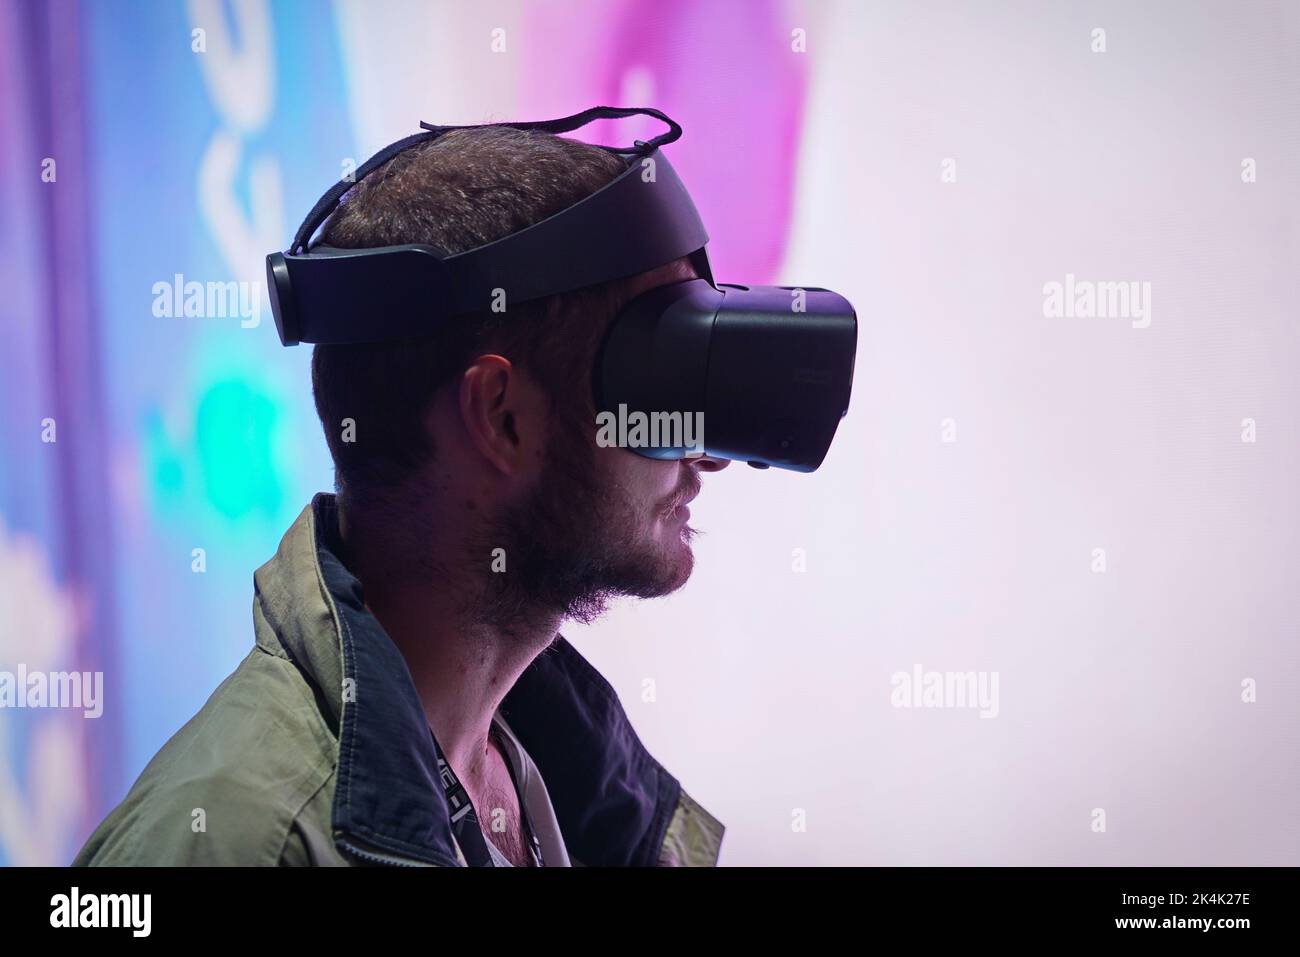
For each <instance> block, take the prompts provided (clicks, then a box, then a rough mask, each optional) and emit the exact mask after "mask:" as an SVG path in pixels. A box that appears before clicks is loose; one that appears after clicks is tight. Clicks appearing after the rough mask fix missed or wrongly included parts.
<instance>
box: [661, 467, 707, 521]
mask: <svg viewBox="0 0 1300 957" xmlns="http://www.w3.org/2000/svg"><path fill="white" fill-rule="evenodd" d="M687 474H688V478H687V480H686V481H685V482H684V483H683V484H682V486H681V487H680V488H678V489H677V490H676V491H675V492H673V494H672V495H670V496H668V498H666V499H664V501H663V503H662V505H661V508H662V510H663V513H664V514H665V515H668V514H670V513H671V512H673V511H674V510H676V509H677V508H678V507H679V506H681V505H682V504H683V503H684V502H688V501H690V500H691V499H693V498H695V496H697V495H699V494H700V487H701V485H702V484H703V483H702V482H701V480H700V477H699V476H698V475H696V474H695V471H694V470H691V471H690V472H689V473H687Z"/></svg>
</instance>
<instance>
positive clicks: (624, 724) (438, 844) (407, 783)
mask: <svg viewBox="0 0 1300 957" xmlns="http://www.w3.org/2000/svg"><path fill="white" fill-rule="evenodd" d="M340 554H341V549H340V548H339V538H338V512H337V505H336V502H335V498H334V496H333V495H329V494H324V493H322V494H320V495H317V496H316V497H315V498H314V499H313V500H312V503H311V504H310V505H309V506H308V507H307V508H305V509H304V510H303V511H302V514H301V515H299V517H298V519H297V521H295V522H294V524H293V526H292V527H290V529H289V530H288V532H286V533H285V536H284V538H283V540H282V541H281V542H280V548H279V550H278V551H277V553H276V555H275V557H274V558H272V559H271V560H270V561H269V562H267V563H266V564H265V565H263V566H262V567H261V568H259V569H258V570H257V572H256V574H255V575H254V582H255V585H256V596H255V598H254V606H253V613H254V618H255V619H259V620H260V621H264V622H265V623H266V625H267V626H268V628H267V629H265V631H264V630H263V629H261V628H259V629H258V636H259V637H258V641H259V643H264V644H266V645H268V646H269V645H272V644H274V645H275V646H278V647H268V648H267V650H269V651H271V652H272V653H283V654H287V655H288V656H289V657H290V659H291V660H293V661H294V662H295V663H296V664H297V665H298V667H299V669H300V670H301V671H302V673H303V675H304V676H305V677H306V679H307V680H308V681H309V682H310V683H311V684H312V686H313V688H314V689H315V691H316V695H317V700H318V704H319V707H320V709H321V713H322V716H323V717H324V718H325V720H326V722H327V724H328V725H329V727H330V729H331V731H333V732H334V733H335V734H336V735H337V738H338V747H339V751H338V764H337V783H336V786H335V792H334V802H333V827H334V831H335V838H336V840H337V841H338V842H339V843H340V844H343V845H344V846H345V847H349V848H350V849H352V850H354V851H355V850H356V848H357V844H358V843H361V844H364V845H365V846H366V847H367V848H369V849H372V850H378V851H380V852H381V853H382V854H384V855H395V856H398V857H401V858H411V859H413V861H415V862H422V863H429V864H440V865H446V866H451V865H456V864H458V863H459V862H460V861H461V860H463V859H461V858H460V857H459V854H458V850H457V848H456V844H455V841H454V840H453V838H452V831H451V819H450V811H449V808H448V805H447V800H446V798H445V796H444V793H443V788H442V781H441V777H440V775H439V772H438V759H439V757H440V756H441V751H440V749H439V748H438V744H437V741H436V740H435V739H434V736H433V733H432V732H431V731H430V729H429V726H428V723H427V721H426V719H425V716H424V708H423V707H422V705H421V702H420V698H419V695H418V694H417V692H416V690H415V683H414V681H413V680H412V678H411V674H410V671H409V669H408V668H407V666H406V661H405V659H404V658H403V657H402V655H401V653H400V652H399V651H398V649H397V646H396V645H394V644H393V642H392V640H391V639H390V638H389V637H388V635H387V634H386V633H385V631H384V629H383V626H381V625H380V623H379V621H378V619H376V618H375V616H374V615H372V614H371V613H370V612H369V610H368V609H367V608H366V606H365V601H364V599H363V596H362V589H361V583H360V581H358V580H357V578H356V577H355V576H354V575H353V574H352V573H351V572H350V571H348V569H347V568H346V567H345V566H344V565H343V562H342V561H341V560H340V558H339V555H340ZM500 711H501V714H502V716H503V717H504V718H505V719H506V720H507V721H508V722H509V723H510V727H511V728H512V729H513V731H514V733H515V736H516V737H517V738H518V739H519V740H520V741H521V742H522V744H523V746H524V748H525V749H526V750H527V751H528V753H529V755H530V756H531V757H532V759H533V762H534V763H535V764H536V765H537V768H538V770H539V771H540V772H541V775H542V779H543V780H544V781H545V782H546V787H547V790H548V792H549V793H550V796H551V801H552V804H553V805H554V807H555V813H556V818H557V820H558V821H559V823H560V829H561V831H562V833H563V836H564V842H565V845H566V847H567V848H568V851H569V854H570V857H571V858H572V859H573V860H574V861H575V862H580V863H582V864H587V865H654V864H656V863H657V860H658V855H659V849H660V847H661V845H662V844H663V841H664V836H665V833H666V831H667V829H668V824H669V820H670V819H671V817H672V813H673V811H674V809H675V808H676V806H677V803H678V800H679V797H680V793H681V786H680V784H679V783H678V781H677V780H676V779H675V778H674V777H673V776H672V775H670V774H669V773H668V772H667V771H666V770H664V768H663V767H662V766H661V765H660V764H659V763H658V762H657V761H656V760H655V759H654V758H653V757H651V756H650V754H649V752H648V751H646V749H645V747H644V746H643V745H642V743H641V741H640V739H639V738H638V737H637V735H636V732H635V731H634V730H633V728H632V725H631V722H630V721H629V720H628V717H627V714H626V712H625V711H624V710H623V706H622V705H621V704H620V702H619V700H618V696H617V695H616V694H615V692H614V689H613V688H612V687H611V686H610V685H609V683H608V682H607V681H606V680H605V679H604V678H603V677H602V676H601V675H600V673H599V672H598V671H596V669H595V668H594V667H592V665H591V664H590V663H589V662H588V661H587V660H586V659H585V658H583V657H582V655H580V654H579V653H578V652H577V650H576V649H575V648H574V647H573V646H572V645H570V644H569V643H568V642H567V641H566V640H565V639H564V637H563V636H561V635H556V638H555V641H554V642H553V643H552V644H551V645H550V646H549V647H548V648H547V649H546V650H545V651H543V652H542V653H541V654H540V655H539V656H538V657H537V659H536V660H534V661H533V663H532V664H531V665H529V667H528V668H527V669H525V670H524V672H523V674H522V675H521V676H520V678H519V680H518V681H517V682H516V683H515V685H514V687H513V688H512V689H511V690H510V692H509V693H508V694H507V695H506V697H505V699H504V700H503V702H502V704H501V708H500Z"/></svg>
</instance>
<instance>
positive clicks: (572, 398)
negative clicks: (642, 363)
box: [312, 127, 628, 502]
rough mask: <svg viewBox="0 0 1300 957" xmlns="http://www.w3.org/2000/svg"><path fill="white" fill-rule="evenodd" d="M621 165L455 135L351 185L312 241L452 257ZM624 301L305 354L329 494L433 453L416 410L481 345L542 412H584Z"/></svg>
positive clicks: (564, 302) (577, 295)
mask: <svg viewBox="0 0 1300 957" xmlns="http://www.w3.org/2000/svg"><path fill="white" fill-rule="evenodd" d="M624 169H626V166H625V164H624V161H623V160H621V159H619V158H618V157H617V156H614V155H612V154H611V153H609V152H608V151H606V150H602V149H600V148H598V147H595V146H590V145H588V144H585V143H581V142H578V141H576V140H570V139H566V138H564V137H559V136H555V135H552V134H549V133H539V132H536V131H531V130H528V131H525V130H515V129H511V128H508V127H482V128H478V129H468V130H453V131H450V132H448V133H444V134H443V135H442V136H439V137H438V138H437V139H434V140H431V141H429V142H427V143H421V144H419V145H417V146H415V147H412V148H410V149H407V150H405V151H403V152H401V153H399V154H398V155H396V156H394V157H393V158H392V159H391V160H389V161H388V162H387V163H386V164H385V165H383V166H381V167H380V168H379V169H376V170H375V171H374V172H372V173H371V174H370V175H369V176H367V177H365V178H364V179H363V180H361V181H360V182H359V183H358V184H357V185H356V186H355V187H354V188H353V189H352V190H351V191H349V192H348V194H347V195H346V196H345V197H344V200H343V202H342V204H341V205H340V207H339V209H338V210H336V211H335V213H334V214H333V215H332V216H331V217H330V219H329V220H328V221H327V222H326V223H325V226H324V230H323V233H322V241H323V242H325V243H328V244H329V245H331V246H336V247H340V248H352V249H355V248H369V247H374V246H391V245H397V244H401V243H427V244H429V245H431V246H434V247H436V248H438V249H440V250H442V251H443V252H445V253H447V254H449V255H450V254H454V253H458V252H462V251H464V250H467V249H473V248H474V247H476V246H481V245H483V244H484V243H489V242H492V241H493V240H496V239H500V238H501V237H503V236H507V235H510V234H511V233H515V232H518V231H519V230H521V229H524V228H525V227H527V226H530V225H532V224H534V223H536V222H539V221H541V220H543V219H545V218H546V217H548V216H551V215H553V214H555V213H557V212H559V211H560V210H562V209H565V208H566V207H568V206H571V205H572V204H573V203H575V202H577V201H578V200H580V199H582V198H584V197H585V196H588V195H590V194H591V193H593V192H595V191H596V190H598V189H600V188H601V187H602V186H604V185H606V184H607V183H609V182H610V181H611V180H613V179H614V178H615V177H616V176H617V175H618V174H619V173H621V172H622V171H623V170H624ZM627 298H628V296H627V281H626V280H618V281H614V282H610V283H605V284H602V285H599V286H590V287H587V288H586V289H581V290H577V291H575V292H570V293H564V294H561V295H558V296H552V297H549V298H547V299H539V300H534V301H530V302H522V303H519V304H517V305H516V304H508V308H507V309H506V311H504V312H500V313H493V312H491V311H490V310H484V311H483V312H481V313H473V314H467V315H462V316H457V317H455V318H454V319H452V320H448V321H444V322H442V323H440V324H439V325H438V327H437V328H435V329H432V330H431V331H430V334H429V335H428V336H423V337H420V338H418V339H405V340H401V341H396V342H384V343H368V344H359V345H318V346H316V347H315V351H314V352H313V353H312V390H313V393H314V395H315V399H316V411H317V414H318V415H319V416H320V420H321V425H322V427H323V428H324V430H325V437H326V440H327V441H328V442H329V447H330V453H331V454H332V455H333V457H334V465H335V485H336V487H337V489H338V491H339V494H340V496H341V497H342V498H343V499H344V500H345V502H346V501H347V500H349V499H352V500H355V499H357V498H360V497H363V496H364V497H370V494H369V493H379V492H381V490H382V489H384V488H386V487H390V486H394V485H396V484H399V483H401V482H402V480H403V479H405V478H407V477H408V476H410V475H411V473H412V472H414V471H415V470H416V469H417V468H419V467H420V466H421V465H422V464H423V463H425V462H426V461H428V460H429V458H430V457H431V456H432V455H433V454H434V452H435V450H434V449H433V448H432V447H431V443H430V441H429V437H428V435H427V433H426V430H425V427H424V414H425V411H426V410H427V408H428V406H429V403H430V401H431V400H432V398H433V396H434V393H435V392H436V391H437V390H438V388H439V387H441V386H442V385H443V384H444V383H446V382H448V381H449V380H450V379H451V378H452V377H453V376H455V375H457V374H458V373H459V372H461V371H462V370H463V369H464V368H465V367H466V366H467V365H468V364H469V363H470V362H472V361H473V359H474V357H475V356H477V355H481V354H483V352H485V351H493V352H498V353H500V354H502V355H504V356H505V357H506V358H508V359H509V360H510V361H511V362H512V363H515V364H516V365H517V366H519V367H521V368H523V369H525V370H527V372H528V374H529V375H530V376H532V377H533V378H534V380H535V381H537V382H538V384H539V385H540V386H541V388H542V389H544V390H545V392H546V394H547V395H548V397H549V398H550V401H551V407H552V409H553V410H556V411H560V412H562V413H566V414H568V415H577V414H582V413H583V412H584V411H587V410H589V409H590V405H591V395H590V388H589V386H588V383H590V381H591V366H592V362H593V361H594V358H595V353H596V349H597V347H598V344H599V341H600V336H601V334H602V332H603V330H604V327H605V325H606V324H607V323H608V321H609V320H610V319H612V318H613V316H614V315H615V314H616V313H617V312H618V310H619V309H620V308H622V306H623V304H624V303H625V302H626V301H627ZM356 321H357V322H359V323H362V322H365V321H366V317H365V316H363V315H359V316H357V317H356ZM590 411H591V412H592V415H593V416H594V409H590ZM344 419H352V420H353V421H354V422H355V440H354V441H352V442H344V441H343V420H344Z"/></svg>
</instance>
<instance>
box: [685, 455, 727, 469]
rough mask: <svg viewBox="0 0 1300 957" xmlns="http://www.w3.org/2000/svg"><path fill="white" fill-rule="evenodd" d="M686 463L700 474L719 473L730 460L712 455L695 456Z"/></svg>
mask: <svg viewBox="0 0 1300 957" xmlns="http://www.w3.org/2000/svg"><path fill="white" fill-rule="evenodd" d="M686 461H688V462H690V463H691V464H692V465H693V466H695V467H696V468H698V469H699V470H700V471H701V472H721V471H722V470H723V469H725V468H726V467H727V466H728V465H730V464H731V459H721V458H718V457H716V456H713V455H697V456H696V457H694V458H688V459H687V460H686Z"/></svg>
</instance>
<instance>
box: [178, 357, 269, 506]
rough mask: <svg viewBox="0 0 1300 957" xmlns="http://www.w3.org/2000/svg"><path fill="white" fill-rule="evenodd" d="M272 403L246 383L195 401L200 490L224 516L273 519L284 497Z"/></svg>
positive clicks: (222, 386)
mask: <svg viewBox="0 0 1300 957" xmlns="http://www.w3.org/2000/svg"><path fill="white" fill-rule="evenodd" d="M278 418H279V409H278V408H277V406H276V403H275V402H274V401H273V400H272V399H271V398H270V397H269V396H267V395H266V394H264V393H262V392H260V391H258V390H257V388H256V387H255V386H254V385H253V384H251V383H249V382H248V381H246V380H244V379H227V380H224V381H222V382H218V383H216V384H215V385H213V386H212V387H211V388H210V389H208V391H207V392H206V393H204V395H203V397H202V398H201V399H200V400H199V407H198V413H197V417H196V420H195V427H194V435H195V447H196V449H197V452H198V457H199V467H200V468H201V469H202V471H203V484H204V489H205V491H206V493H207V496H208V501H210V502H211V503H212V505H213V507H214V508H216V510H217V511H218V512H220V513H221V514H222V515H224V516H226V517H227V518H232V519H237V518H244V517H245V516H248V515H251V514H253V513H261V514H263V515H266V516H274V515H275V514H276V512H277V510H278V509H279V507H280V502H281V501H282V499H283V497H284V489H283V488H282V486H281V481H280V477H279V476H278V475H277V474H276V469H275V464H274V458H273V445H272V438H273V436H272V433H273V431H274V427H275V424H276V421H277V420H278Z"/></svg>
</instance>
